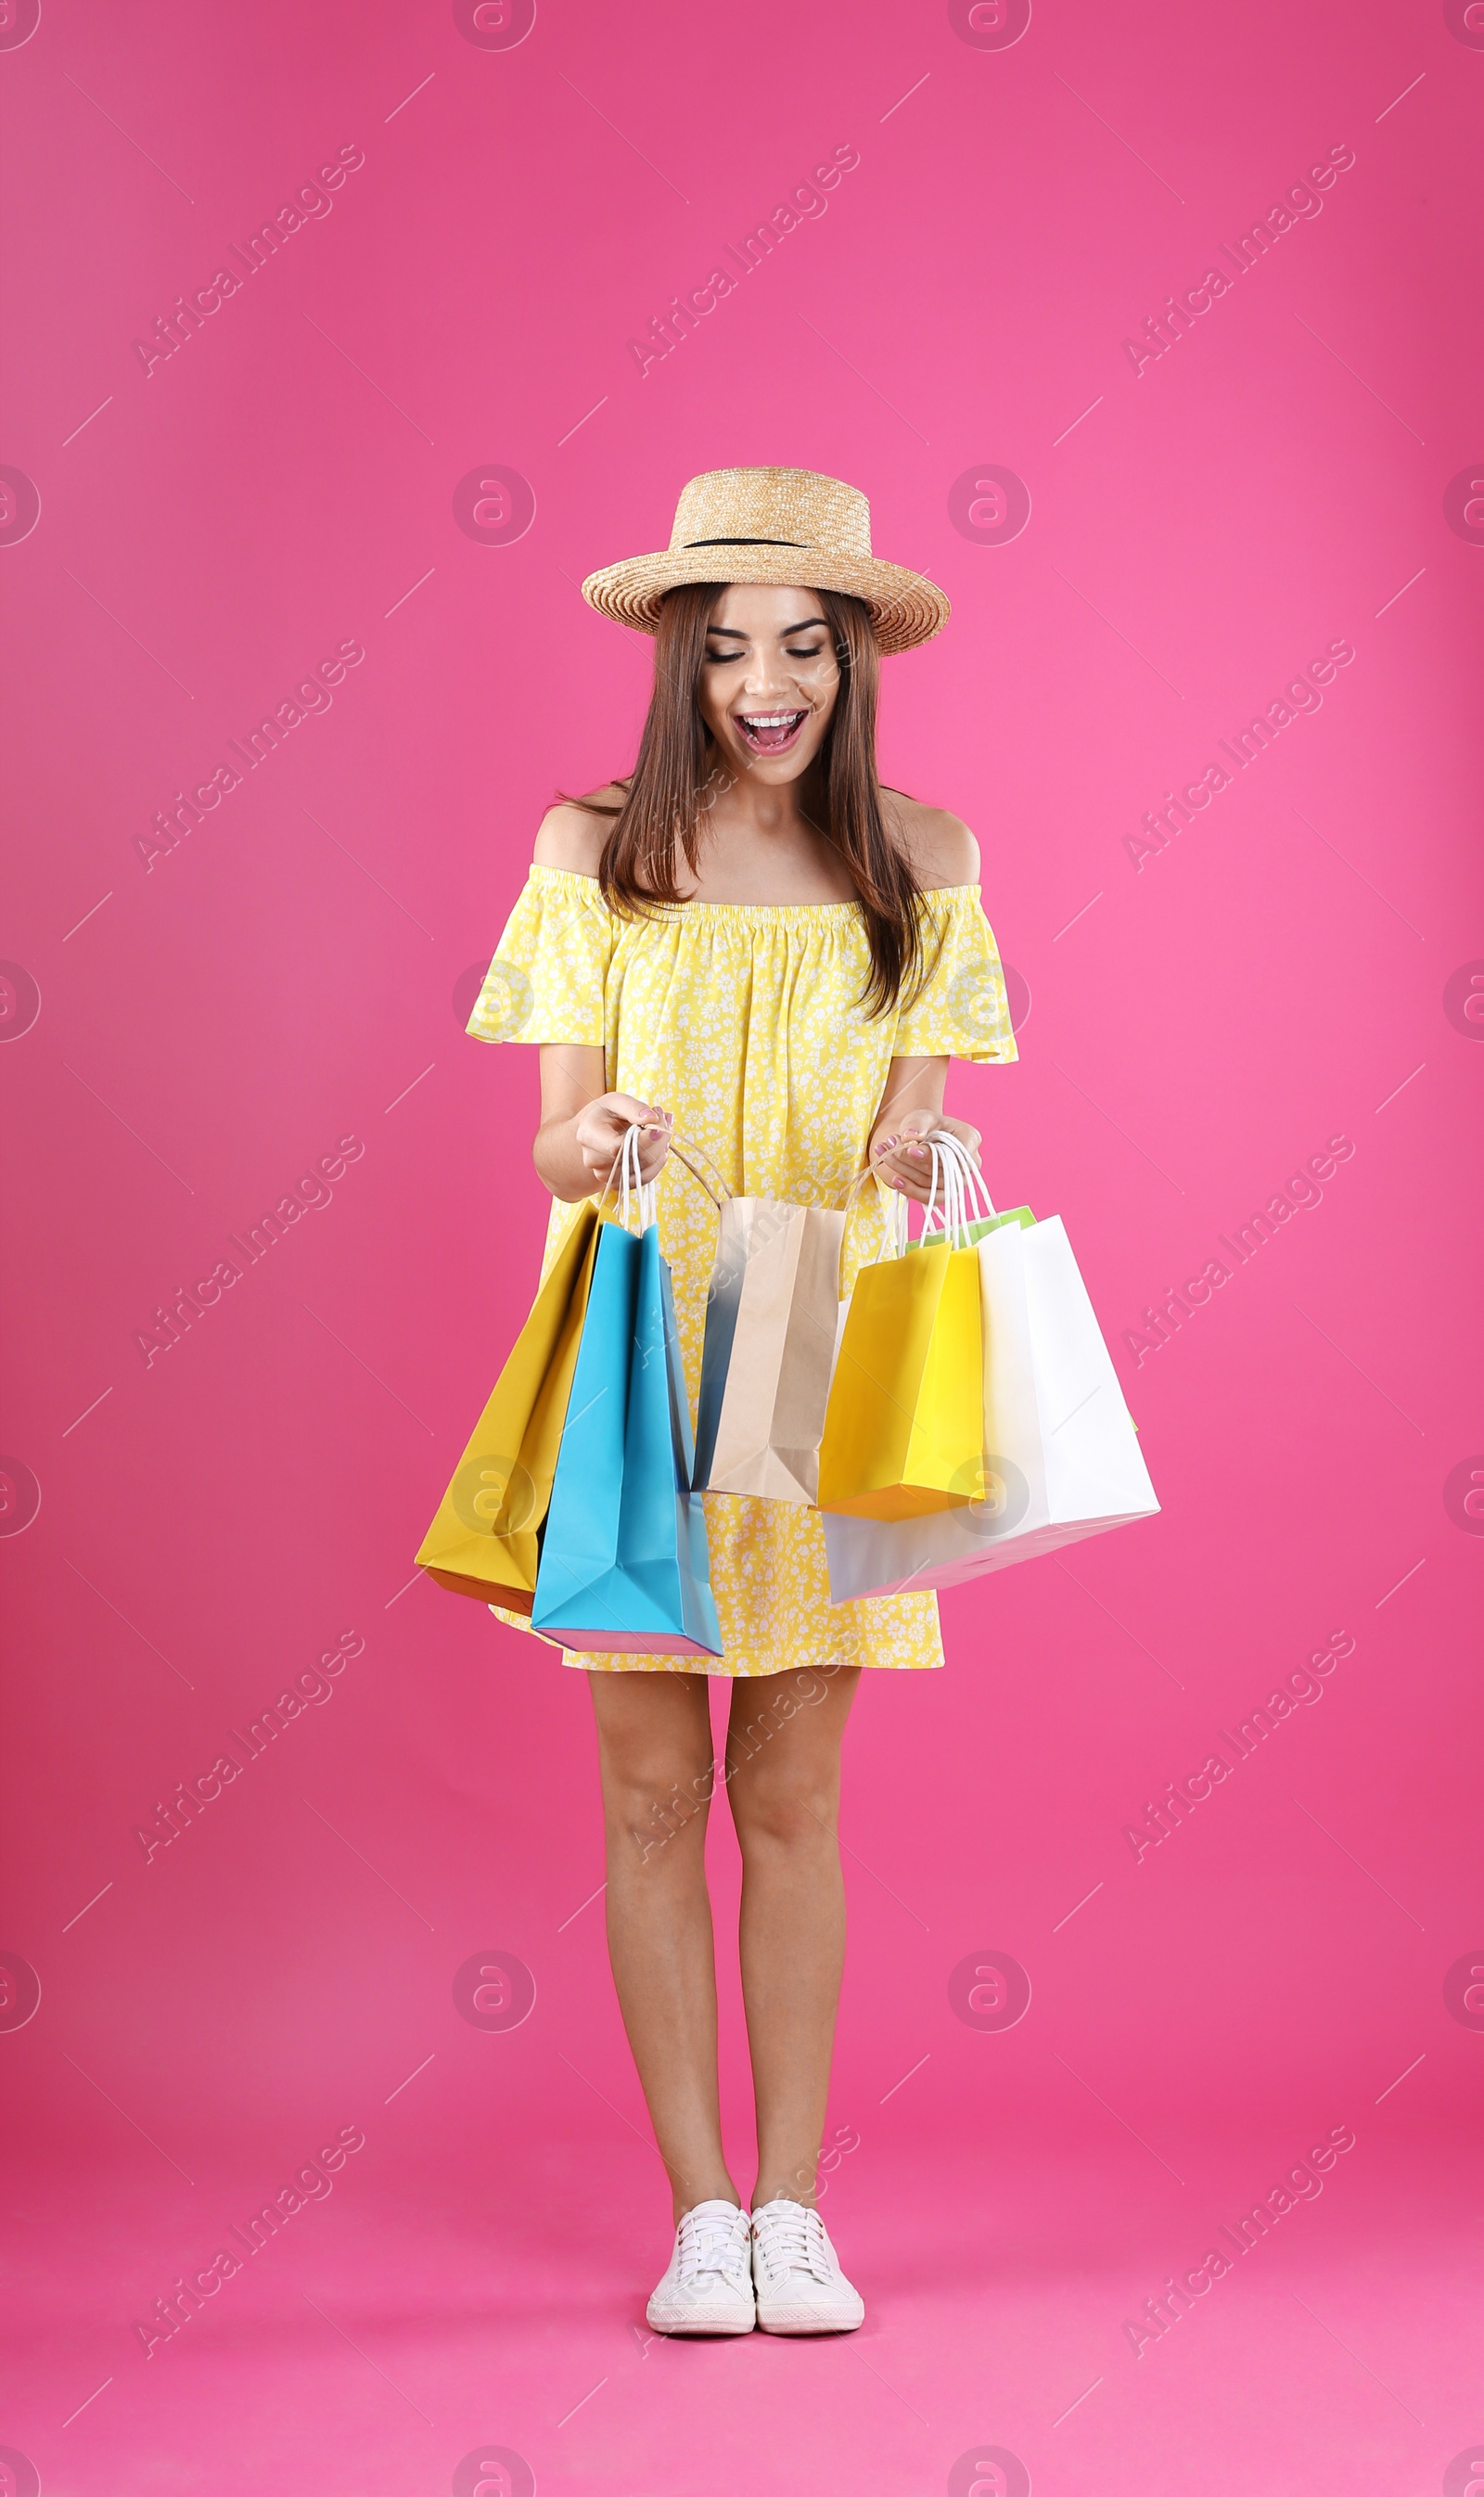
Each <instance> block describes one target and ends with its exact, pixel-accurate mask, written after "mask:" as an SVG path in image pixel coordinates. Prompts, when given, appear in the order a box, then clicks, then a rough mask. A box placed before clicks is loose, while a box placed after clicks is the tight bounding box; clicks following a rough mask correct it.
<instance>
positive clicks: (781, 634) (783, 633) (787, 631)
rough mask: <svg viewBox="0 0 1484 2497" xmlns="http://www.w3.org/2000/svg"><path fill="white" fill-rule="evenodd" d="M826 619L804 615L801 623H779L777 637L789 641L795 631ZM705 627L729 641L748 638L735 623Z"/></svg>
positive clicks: (807, 628) (822, 623)
mask: <svg viewBox="0 0 1484 2497" xmlns="http://www.w3.org/2000/svg"><path fill="white" fill-rule="evenodd" d="M826 621H827V618H826V617H825V616H805V618H804V620H803V622H802V623H799V624H783V625H780V626H779V629H778V639H779V641H780V642H791V641H792V640H793V637H794V635H795V634H796V633H809V632H812V631H813V629H814V627H815V626H816V625H819V626H823V625H824V624H825V622H826ZM706 629H707V631H708V633H721V634H724V635H725V636H726V638H727V640H728V641H729V642H745V641H746V640H747V639H748V636H747V635H746V634H745V633H744V632H743V631H742V627H741V626H740V625H737V624H708V626H707V628H706Z"/></svg>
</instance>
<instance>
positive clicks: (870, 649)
mask: <svg viewBox="0 0 1484 2497" xmlns="http://www.w3.org/2000/svg"><path fill="white" fill-rule="evenodd" d="M723 587H724V584H723V583H720V582H694V583H690V584H688V585H685V586H684V587H683V588H679V589H672V590H671V592H670V594H669V596H668V597H667V598H666V600H665V602H664V605H663V606H662V607H661V609H660V614H659V631H658V633H657V635H656V637H655V646H654V691H653V693H652V695H651V696H650V699H649V710H648V714H647V718H646V720H645V724H644V735H643V736H642V738H641V739H640V741H639V759H638V761H637V762H636V764H635V766H634V769H633V772H632V773H631V774H630V775H629V777H628V779H627V781H620V782H618V783H617V784H616V785H617V786H618V787H620V788H622V789H623V790H624V792H625V794H624V797H623V800H622V803H621V804H620V805H618V806H609V805H604V804H602V803H601V802H600V801H596V800H589V799H579V800H578V801H576V803H577V804H578V805H580V806H586V807H587V809H588V811H589V812H590V813H592V814H602V815H610V816H612V817H613V819H614V820H613V828H612V830H611V831H610V833H609V835H608V838H607V839H606V840H605V841H604V843H603V854H602V858H601V860H600V862H599V866H598V882H599V885H600V886H601V888H602V893H603V899H604V901H606V902H607V903H608V906H609V908H610V909H611V910H613V911H615V912H616V913H617V914H618V916H619V917H621V918H634V917H640V916H644V915H647V913H648V912H650V911H652V910H655V909H666V908H676V907H679V904H680V902H681V901H682V899H683V897H682V895H681V893H680V891H679V883H678V880H677V876H678V868H679V859H678V857H677V851H679V853H680V855H681V856H683V858H684V861H685V865H686V867H687V868H688V869H689V870H690V873H691V874H692V875H693V876H694V875H695V874H696V872H697V868H698V862H699V858H700V849H701V830H702V819H703V817H704V815H705V813H706V810H707V806H708V805H709V803H710V801H709V797H708V791H709V789H710V785H711V784H712V782H713V781H714V780H715V778H716V774H717V765H716V757H715V746H714V741H713V740H712V738H711V735H710V730H709V729H708V727H707V725H706V722H705V720H704V719H703V718H702V715H701V707H700V704H699V703H698V701H697V699H696V695H697V689H698V687H699V685H700V682H701V671H702V668H703V667H704V666H705V664H706V634H707V627H708V625H709V624H710V619H711V614H712V611H713V609H714V608H715V604H716V601H717V599H718V598H719V596H720V595H721V591H722V588H723ZM815 596H816V597H817V598H818V600H819V603H820V605H821V607H822V608H823V609H824V611H825V617H826V621H827V622H828V624H829V627H830V631H831V634H832V636H833V638H834V643H835V652H836V658H837V662H838V666H839V677H840V681H839V691H838V693H837V697H836V703H835V711H834V713H833V716H832V718H831V721H830V726H829V729H828V732H827V734H826V738H825V743H824V746H823V748H822V750H821V756H820V760H821V763H822V765H823V768H824V777H825V797H826V820H825V822H824V823H823V824H821V825H820V826H819V827H818V829H819V831H820V832H822V833H823V835H824V837H825V838H826V840H827V841H828V842H829V843H830V846H831V848H832V849H834V850H835V851H837V854H838V856H839V858H840V860H841V862H842V864H843V866H844V869H845V871H846V873H847V874H848V876H849V878H850V881H851V883H852V884H853V885H854V887H855V891H856V899H857V901H858V902H859V904H860V908H861V913H862V916H863V918H864V920H865V922H866V933H867V937H868V942H869V946H870V977H869V979H868V982H867V986H866V991H865V994H864V996H863V997H862V999H861V1003H862V1004H863V1005H864V1006H865V1007H866V1009H867V1011H868V1013H869V1014H872V1015H878V1014H885V1013H889V1012H890V1011H891V1009H892V1007H894V1006H895V1005H898V1004H899V1003H902V1002H905V1001H907V1000H909V999H910V998H911V997H913V996H916V995H917V993H918V992H919V990H920V989H921V987H922V984H923V979H924V977H925V974H926V971H927V968H928V965H927V963H926V960H925V955H924V946H923V925H922V922H923V907H922V892H921V887H920V886H919V884H918V881H917V878H916V876H915V875H914V874H913V872H912V869H911V867H910V866H909V864H908V862H907V860H906V858H905V857H904V856H903V854H902V852H901V850H900V848H899V847H898V845H897V843H896V841H895V840H894V839H893V838H892V836H891V834H890V833H889V832H888V830H887V828H886V825H885V823H884V821H883V819H882V814H881V799H880V784H879V782H878V780H877V776H876V694H877V689H878V686H879V682H880V667H881V662H880V654H879V652H878V650H877V648H876V639H875V635H874V634H873V633H872V631H871V629H870V616H869V614H868V610H867V608H866V606H865V605H864V603H863V602H862V601H861V600H860V599H859V598H848V597H846V596H845V595H844V594H843V592H841V591H838V590H833V589H820V590H816V591H815ZM568 803H569V804H570V803H572V802H571V801H569V802H568Z"/></svg>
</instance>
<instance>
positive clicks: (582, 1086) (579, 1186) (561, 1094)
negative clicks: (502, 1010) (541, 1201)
mask: <svg viewBox="0 0 1484 2497" xmlns="http://www.w3.org/2000/svg"><path fill="white" fill-rule="evenodd" d="M607 1072H608V1068H607V1065H606V1063H605V1060H604V1056H603V1052H602V1050H601V1049H600V1048H598V1047H597V1046H596V1045H595V1044H594V1045H592V1046H590V1047H583V1048H579V1047H576V1046H573V1045H571V1044H568V1043H562V1044H561V1045H555V1044H552V1043H548V1044H547V1045H545V1046H544V1047H543V1048H542V1051H541V1124H540V1126H539V1127H538V1128H537V1130H536V1141H535V1143H534V1145H533V1146H532V1147H531V1159H532V1161H533V1162H534V1163H535V1165H536V1170H537V1175H538V1176H539V1178H540V1179H541V1181H542V1184H543V1185H545V1186H547V1187H549V1188H550V1189H551V1191H552V1194H553V1196H555V1197H559V1198H560V1199H561V1201H562V1203H563V1204H564V1205H575V1204H576V1203H577V1201H578V1199H579V1197H584V1196H595V1195H596V1194H597V1193H598V1190H599V1189H600V1188H601V1187H602V1186H603V1185H604V1184H605V1182H606V1181H607V1179H608V1175H609V1173H610V1171H611V1170H612V1169H613V1166H614V1160H615V1156H616V1154H617V1152H618V1149H619V1147H620V1146H621V1144H622V1142H623V1138H624V1133H625V1130H626V1129H628V1128H629V1127H640V1128H642V1129H643V1130H644V1131H645V1132H644V1133H643V1134H642V1135H641V1137H640V1143H639V1176H640V1178H641V1180H651V1179H655V1178H657V1176H658V1174H659V1172H660V1171H661V1170H662V1169H663V1168H664V1164H665V1160H666V1157H667V1155H668V1154H669V1152H670V1113H669V1111H668V1110H660V1109H656V1108H655V1107H654V1106H653V1105H652V1104H651V1103H649V1102H647V1101H639V1100H636V1099H635V1097H634V1095H633V1093H632V1092H605V1091H604V1090H603V1080H604V1077H605V1076H606V1074H607Z"/></svg>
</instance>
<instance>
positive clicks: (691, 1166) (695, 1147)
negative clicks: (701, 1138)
mask: <svg viewBox="0 0 1484 2497" xmlns="http://www.w3.org/2000/svg"><path fill="white" fill-rule="evenodd" d="M670 1150H671V1152H672V1153H673V1154H674V1155H675V1157H676V1160H677V1161H678V1162H679V1163H680V1164H681V1165H682V1166H683V1168H684V1169H686V1170H688V1171H689V1173H690V1175H691V1178H692V1179H693V1180H694V1181H695V1183H696V1185H697V1186H698V1187H700V1188H704V1189H705V1191H706V1193H707V1195H708V1196H709V1197H710V1200H711V1203H712V1205H714V1207H715V1208H716V1211H717V1213H718V1214H719V1213H720V1211H721V1209H722V1207H723V1206H724V1205H726V1204H727V1203H729V1201H730V1199H731V1194H732V1191H731V1189H730V1188H729V1187H728V1185H727V1184H726V1181H725V1180H724V1179H723V1177H722V1175H721V1171H720V1169H719V1167H718V1165H717V1161H716V1157H715V1155H714V1154H712V1153H710V1151H709V1150H708V1148H707V1147H706V1146H705V1145H700V1144H697V1143H696V1141H695V1139H694V1138H693V1137H691V1136H677V1135H672V1136H671V1139H670ZM692 1155H694V1156H695V1158H694V1160H693V1159H692V1158H691V1157H692ZM703 1161H704V1162H708V1163H710V1178H709V1177H708V1176H707V1173H706V1172H705V1171H704V1170H698V1169H697V1167H696V1165H697V1163H698V1162H703ZM712 1181H714V1182H715V1185H714V1186H713V1185H712V1184H711V1183H712ZM717 1188H719V1189H720V1191H721V1193H720V1195H719V1196H718V1195H717V1193H716V1190H717Z"/></svg>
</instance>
